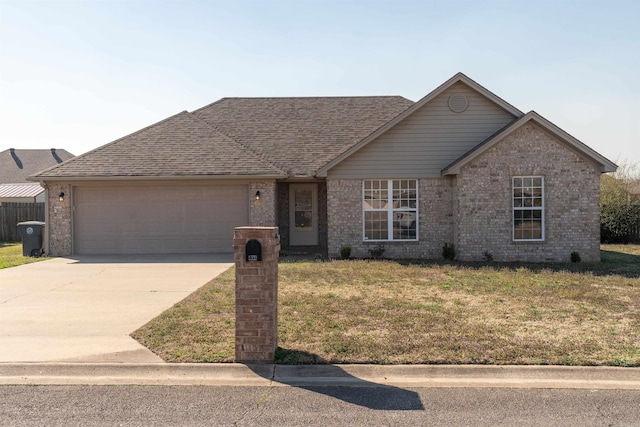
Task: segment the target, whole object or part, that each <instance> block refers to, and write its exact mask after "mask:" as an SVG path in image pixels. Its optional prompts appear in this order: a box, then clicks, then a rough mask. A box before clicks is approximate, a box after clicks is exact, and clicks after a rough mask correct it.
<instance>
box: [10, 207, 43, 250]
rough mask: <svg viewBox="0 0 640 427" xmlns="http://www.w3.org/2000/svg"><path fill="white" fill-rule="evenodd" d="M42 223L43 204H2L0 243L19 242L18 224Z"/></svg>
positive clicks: (20, 239) (20, 238)
mask: <svg viewBox="0 0 640 427" xmlns="http://www.w3.org/2000/svg"><path fill="white" fill-rule="evenodd" d="M23 221H44V203H2V205H0V242H20V241H22V237H21V236H20V233H18V223H19V222H23Z"/></svg>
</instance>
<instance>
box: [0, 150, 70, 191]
mask: <svg viewBox="0 0 640 427" xmlns="http://www.w3.org/2000/svg"><path fill="white" fill-rule="evenodd" d="M71 158H73V154H71V153H69V152H68V151H66V150H62V149H56V148H51V149H46V150H21V149H14V148H10V149H8V150H5V151H2V152H0V184H7V183H25V182H27V177H28V176H29V175H32V174H34V173H36V172H39V171H41V170H44V169H47V168H50V167H51V166H54V165H57V164H60V163H62V162H64V161H66V160H69V159H71Z"/></svg>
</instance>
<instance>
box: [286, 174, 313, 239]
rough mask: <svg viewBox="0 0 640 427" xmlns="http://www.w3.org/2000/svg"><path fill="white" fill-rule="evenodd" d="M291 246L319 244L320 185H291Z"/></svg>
mask: <svg viewBox="0 0 640 427" xmlns="http://www.w3.org/2000/svg"><path fill="white" fill-rule="evenodd" d="M289 244H290V245H292V246H315V245H317V244H318V184H315V183H305V184H290V185H289Z"/></svg>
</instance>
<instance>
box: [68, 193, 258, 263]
mask: <svg viewBox="0 0 640 427" xmlns="http://www.w3.org/2000/svg"><path fill="white" fill-rule="evenodd" d="M248 191H249V186H248V185H247V184H222V183H220V184H215V185H211V184H210V185H202V184H186V183H185V184H183V185H156V184H154V185H140V186H138V185H122V186H119V185H114V186H86V187H85V186H77V187H74V197H73V199H74V212H73V223H74V228H73V237H74V239H73V248H74V252H75V253H78V254H113V253H119V254H122V253H125V254H126V253H222V252H227V253H230V252H231V245H232V242H233V228H234V227H237V226H241V225H247V224H248V223H249V195H248Z"/></svg>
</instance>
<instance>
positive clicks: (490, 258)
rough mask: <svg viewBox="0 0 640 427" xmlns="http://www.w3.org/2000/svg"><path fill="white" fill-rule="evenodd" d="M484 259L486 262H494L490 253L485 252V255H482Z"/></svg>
mask: <svg viewBox="0 0 640 427" xmlns="http://www.w3.org/2000/svg"><path fill="white" fill-rule="evenodd" d="M482 258H483V259H484V260H485V262H493V254H492V253H491V252H489V251H484V254H482Z"/></svg>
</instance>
